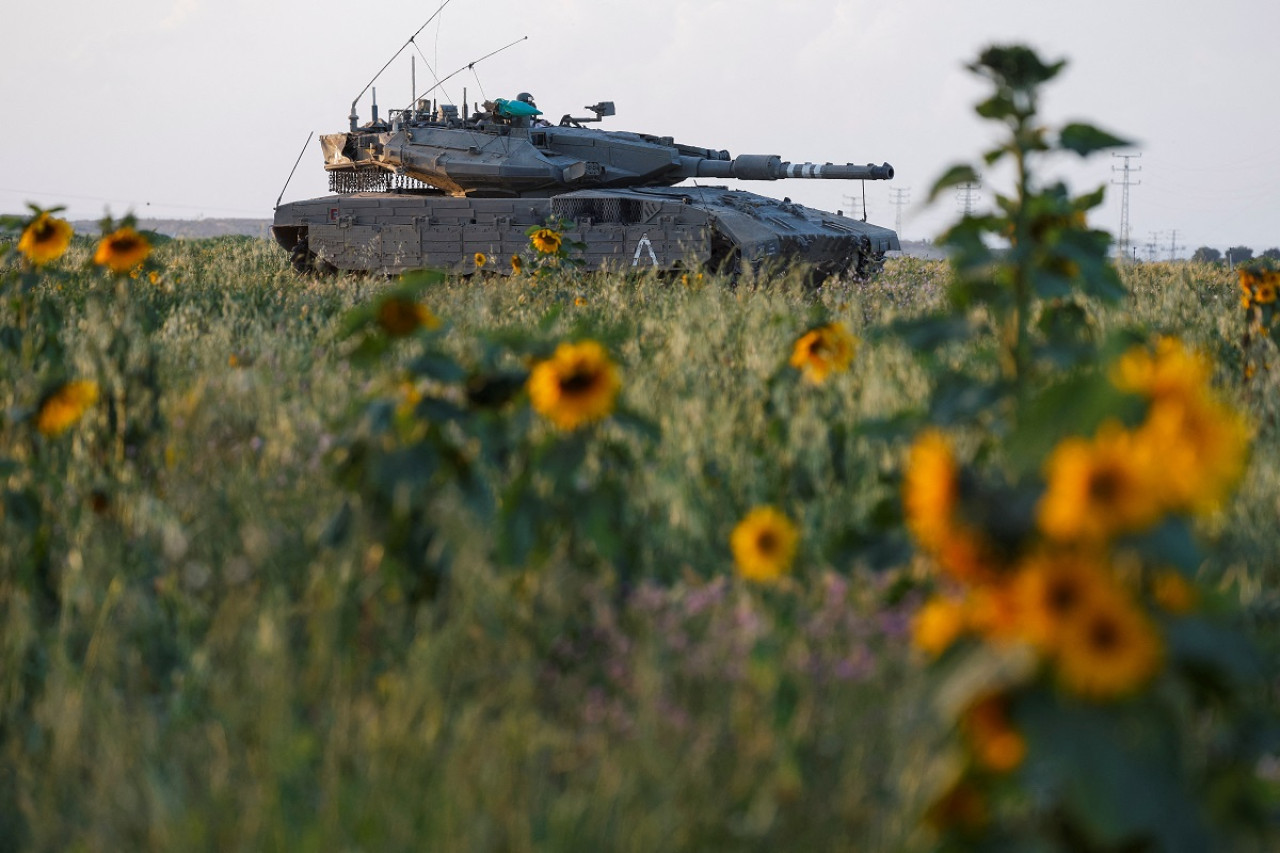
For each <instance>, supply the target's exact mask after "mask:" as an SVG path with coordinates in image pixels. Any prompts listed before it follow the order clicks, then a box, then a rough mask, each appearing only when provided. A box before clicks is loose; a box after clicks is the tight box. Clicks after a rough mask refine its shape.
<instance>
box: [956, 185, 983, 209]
mask: <svg viewBox="0 0 1280 853" xmlns="http://www.w3.org/2000/svg"><path fill="white" fill-rule="evenodd" d="M981 186H982V184H981V183H980V182H976V181H974V182H966V183H963V184H961V185H960V186H959V188H958V189H957V190H956V201H958V202H960V211H961V212H962V213H963V214H964V215H965V216H969V215H971V214H972V213H973V209H974V207H975V206H976V203H977V201H978V199H979V198H981V197H982V194H981V193H979V192H978V188H979V187H981Z"/></svg>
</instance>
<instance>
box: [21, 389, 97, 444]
mask: <svg viewBox="0 0 1280 853" xmlns="http://www.w3.org/2000/svg"><path fill="white" fill-rule="evenodd" d="M97 402H98V384H97V383H96V382H89V381H87V380H80V381H76V382H68V383H67V384H65V385H63V386H62V387H60V388H58V389H57V390H55V391H54V392H53V393H52V394H49V395H48V396H47V397H45V398H44V400H43V401H42V402H41V403H40V408H39V410H38V411H37V412H36V429H37V430H39V431H40V433H41V435H45V436H48V437H50V438H54V437H56V436H59V435H61V434H62V433H64V432H66V431H67V430H68V429H70V428H71V427H72V426H74V425H75V423H76V422H77V421H79V420H80V418H82V417H84V413H85V412H87V411H89V409H90V408H92V407H93V406H94V405H95V404H96V403H97Z"/></svg>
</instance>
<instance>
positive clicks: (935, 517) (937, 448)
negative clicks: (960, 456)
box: [902, 429, 992, 583]
mask: <svg viewBox="0 0 1280 853" xmlns="http://www.w3.org/2000/svg"><path fill="white" fill-rule="evenodd" d="M959 483H960V478H959V472H958V471H957V469H956V461H955V456H954V454H953V452H952V449H951V442H950V440H949V439H948V438H947V437H946V436H945V435H943V434H942V433H941V432H938V431H937V430H933V429H931V430H926V431H925V432H923V433H921V435H920V437H919V438H917V439H916V441H915V443H914V444H912V445H911V449H910V450H909V451H908V454H907V467H906V472H905V474H904V476H903V485H902V503H903V509H904V512H905V513H906V520H907V528H908V529H909V530H910V531H911V532H912V534H913V535H914V536H915V537H916V540H917V541H918V542H919V543H920V545H921V547H922V548H924V549H925V550H926V551H928V552H929V553H931V554H932V555H933V556H934V557H935V558H936V559H937V561H938V564H939V565H940V566H941V567H942V569H943V570H944V571H945V572H946V573H947V574H948V575H950V576H951V577H953V578H955V579H956V580H958V581H960V582H962V583H973V582H976V581H980V580H984V579H986V577H987V575H988V574H989V572H988V569H989V567H990V565H991V562H992V561H991V554H990V548H989V547H988V546H987V543H986V540H985V538H984V537H983V535H982V534H981V532H979V531H978V530H975V529H973V528H971V527H968V526H966V525H964V524H962V523H960V522H958V521H956V519H955V515H956V509H957V504H958V500H959V489H960V485H959Z"/></svg>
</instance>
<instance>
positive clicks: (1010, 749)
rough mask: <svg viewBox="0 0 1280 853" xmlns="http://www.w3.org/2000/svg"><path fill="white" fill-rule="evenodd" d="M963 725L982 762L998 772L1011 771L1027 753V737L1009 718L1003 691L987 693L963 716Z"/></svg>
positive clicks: (976, 755)
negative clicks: (1002, 694)
mask: <svg viewBox="0 0 1280 853" xmlns="http://www.w3.org/2000/svg"><path fill="white" fill-rule="evenodd" d="M960 727H961V729H962V730H963V731H964V733H965V735H966V737H967V740H968V742H969V748H970V749H971V750H972V751H973V756H974V758H975V759H976V760H977V762H978V764H979V765H981V766H982V767H985V768H986V769H987V770H991V771H993V772H995V773H1008V772H1009V771H1010V770H1013V769H1014V768H1016V767H1017V766H1018V765H1019V764H1021V763H1022V760H1023V759H1024V758H1026V755H1027V741H1026V739H1025V738H1024V737H1023V736H1022V735H1021V734H1020V733H1019V732H1018V731H1017V730H1016V729H1015V728H1014V727H1013V725H1012V723H1010V721H1009V709H1008V700H1007V698H1006V697H1004V696H1001V695H999V694H991V695H987V696H983V697H981V698H980V699H978V700H977V701H976V702H974V703H973V704H972V705H970V706H969V708H967V709H966V710H965V712H964V714H963V715H962V716H961V720H960Z"/></svg>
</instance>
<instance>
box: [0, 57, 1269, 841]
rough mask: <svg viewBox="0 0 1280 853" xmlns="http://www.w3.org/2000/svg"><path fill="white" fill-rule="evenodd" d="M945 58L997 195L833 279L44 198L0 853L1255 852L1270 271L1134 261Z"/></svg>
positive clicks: (1262, 695)
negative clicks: (345, 243)
mask: <svg viewBox="0 0 1280 853" xmlns="http://www.w3.org/2000/svg"><path fill="white" fill-rule="evenodd" d="M975 70H977V71H978V72H979V73H981V74H983V75H984V76H986V77H987V78H989V79H990V80H991V81H992V85H993V90H994V92H995V94H994V95H993V96H992V100H991V101H989V102H987V103H986V104H985V105H984V107H985V109H986V111H985V112H984V115H987V116H988V117H992V118H994V119H995V120H997V121H999V122H1002V123H1003V124H1004V126H1005V127H1006V128H1007V129H1008V139H1007V141H1006V143H1004V146H1003V147H1002V148H1001V149H1000V150H1001V151H1003V154H1000V155H999V156H996V155H989V156H988V161H989V162H990V161H992V160H993V159H999V158H1000V157H1007V158H1009V159H1010V160H1011V161H1016V163H1017V164H1018V167H1019V176H1020V183H1019V186H1018V187H1017V188H1016V189H1015V190H1014V191H1013V192H1011V193H1010V194H1009V195H1008V197H1002V198H1001V210H1000V211H999V212H998V213H996V214H992V215H990V216H987V217H982V218H974V219H968V220H965V221H963V222H961V223H958V225H957V227H956V228H955V229H953V231H952V232H951V233H950V235H949V238H948V239H949V245H950V246H951V247H952V249H953V251H954V252H955V261H954V263H952V264H948V263H944V262H940V261H920V260H913V259H909V258H897V259H891V260H890V261H889V262H888V263H887V264H886V266H885V269H884V271H883V272H882V273H881V274H880V275H879V276H877V277H876V278H874V279H873V280H871V281H866V282H857V281H831V282H828V283H827V284H825V285H824V286H823V287H821V288H820V289H818V290H816V291H815V290H813V289H812V288H810V287H809V286H808V285H807V283H806V281H805V277H804V276H803V275H802V274H801V273H800V272H796V273H794V274H780V275H763V274H762V275H752V274H747V275H744V276H742V277H740V278H738V279H737V280H736V281H733V282H731V281H729V280H727V279H725V278H723V277H720V276H717V275H714V274H712V273H710V272H703V273H698V272H691V273H690V274H688V275H687V276H684V277H682V278H678V279H670V278H657V277H654V276H647V275H606V274H592V273H585V272H581V271H578V270H574V269H571V268H569V269H565V268H563V265H561V264H559V263H557V261H558V260H559V259H562V258H569V257H571V253H572V246H571V243H570V241H569V240H568V239H567V238H565V239H563V240H562V238H561V236H560V233H559V232H558V231H556V230H555V229H549V230H540V231H538V232H537V233H536V234H533V235H531V238H534V239H535V242H533V243H532V244H531V248H530V254H529V258H528V261H527V262H526V263H525V264H523V265H522V266H523V267H524V271H523V272H522V273H521V275H519V276H516V277H502V276H493V277H487V276H485V275H483V274H481V275H476V276H472V277H470V278H466V279H461V278H446V277H444V276H443V275H438V274H434V273H422V274H418V275H411V276H407V277H405V278H402V279H400V280H396V281H383V280H379V279H376V278H358V277H348V276H339V277H332V278H305V279H300V278H298V277H296V276H295V275H294V274H293V272H292V271H291V270H289V269H288V266H287V263H286V259H285V258H284V257H283V255H282V253H281V252H280V251H279V250H278V248H277V247H275V246H274V245H273V244H270V243H268V242H266V241H261V240H255V239H250V238H221V239H216V240H201V241H167V242H165V241H160V240H158V239H156V238H155V237H154V236H151V237H148V236H147V235H144V234H138V233H137V232H135V231H133V230H132V228H131V227H130V226H129V224H128V223H127V222H126V223H108V224H107V227H106V229H105V232H104V236H103V237H102V238H101V239H90V238H88V237H83V236H74V237H73V236H72V235H71V233H70V229H69V227H67V228H65V229H64V228H63V226H62V225H59V224H58V223H59V222H60V220H58V219H57V218H56V211H54V212H52V213H42V212H39V211H36V212H33V215H32V217H31V219H30V220H29V221H27V222H25V223H23V226H22V227H23V229H24V230H23V231H22V234H23V237H22V240H21V241H16V242H13V243H11V244H9V245H8V246H6V252H5V254H4V256H3V257H0V262H2V263H3V264H4V268H3V271H2V272H0V275H2V276H3V278H0V286H3V288H4V295H5V301H4V304H3V305H2V306H0V319H2V322H0V325H2V326H3V329H0V334H3V340H2V341H0V343H3V347H2V348H0V378H2V381H0V405H2V406H3V411H4V417H3V420H2V421H0V496H2V498H3V502H2V503H0V533H2V535H0V849H3V850H7V849H14V850H18V849H36V850H66V849H85V850H98V849H103V850H119V849H165V850H177V849H181V850H192V849H218V850H228V849H246V850H274V849H279V850H342V849H352V850H402V849H403V850H423V849H425V850H534V849H537V850H584V849H591V850H602V849H608V850H636V851H649V850H677V849H680V850H684V849H692V850H701V849H730V850H756V849H760V850H763V849H796V850H828V849H833V850H834V849H841V850H847V849H854V850H886V851H887V850H895V851H896V850H910V849H935V848H940V849H976V850H982V849H1019V850H1121V849H1124V850H1138V849H1159V850H1165V849H1168V850H1202V849H1239V850H1249V849H1259V850H1263V849H1274V848H1273V847H1272V845H1273V844H1274V842H1275V840H1276V835H1275V829H1276V821H1275V809H1276V806H1277V795H1278V794H1280V789H1277V787H1276V785H1277V782H1280V741H1278V740H1277V738H1276V735H1277V728H1276V725H1275V703H1276V690H1275V685H1276V678H1277V675H1278V674H1280V672H1278V671H1277V665H1276V661H1277V660H1280V657H1278V656H1277V652H1280V621H1278V620H1280V592H1277V589H1278V588H1280V577H1277V574H1278V573H1280V537H1278V536H1277V535H1276V523H1277V517H1278V515H1280V442H1278V441H1277V429H1278V426H1280V424H1278V423H1277V410H1278V408H1280V377H1278V376H1277V372H1276V371H1275V370H1274V369H1272V367H1273V366H1274V365H1275V363H1276V359H1275V352H1274V349H1275V345H1274V342H1273V341H1272V339H1271V337H1270V330H1271V328H1272V327H1273V325H1274V324H1273V322H1272V314H1271V307H1270V306H1272V304H1273V303H1274V301H1275V292H1274V279H1272V278H1270V277H1269V276H1272V275H1273V274H1271V273H1268V272H1267V271H1265V270H1259V271H1255V272H1251V273H1249V274H1248V276H1247V277H1246V279H1245V281H1246V284H1247V289H1246V296H1245V302H1246V303H1247V304H1248V306H1247V307H1248V311H1246V310H1242V308H1241V295H1240V294H1241V289H1240V281H1241V279H1239V278H1238V277H1237V275H1236V273H1235V272H1233V271H1230V270H1227V269H1225V268H1224V267H1222V266H1218V265H1209V264H1191V263H1173V264H1143V265H1126V266H1123V267H1121V268H1120V269H1119V270H1116V269H1114V268H1112V267H1111V266H1110V265H1108V264H1107V263H1106V260H1105V257H1104V255H1105V251H1106V246H1107V239H1106V235H1105V234H1102V233H1101V232H1098V231H1093V230H1090V229H1089V228H1088V227H1087V225H1086V221H1085V220H1086V216H1085V214H1086V212H1087V210H1088V209H1090V207H1092V206H1094V205H1096V204H1097V202H1098V201H1099V200H1100V197H1098V196H1094V195H1093V194H1087V195H1084V196H1080V197H1072V196H1070V195H1069V194H1068V193H1067V192H1066V189H1065V188H1064V187H1060V186H1058V185H1048V186H1044V187H1041V186H1038V185H1037V184H1036V182H1035V171H1034V167H1033V165H1032V164H1033V163H1034V161H1035V157H1036V156H1038V155H1039V154H1040V153H1042V152H1044V151H1045V150H1046V149H1048V148H1055V149H1056V150H1058V151H1059V152H1062V151H1066V152H1074V153H1077V154H1087V153H1089V152H1091V151H1093V150H1098V149H1103V148H1106V147H1109V146H1111V145H1114V144H1116V143H1118V142H1119V140H1116V139H1115V138H1114V137H1110V136H1109V135H1107V134H1105V133H1103V132H1101V131H1097V130H1095V129H1093V128H1090V127H1088V126H1085V125H1071V126H1068V127H1066V128H1062V129H1060V130H1059V131H1057V132H1055V133H1054V134H1053V135H1052V136H1051V137H1050V136H1046V135H1045V131H1043V129H1037V128H1036V127H1035V122H1034V117H1035V109H1034V107H1035V97H1034V95H1035V92H1036V91H1037V89H1038V87H1039V86H1040V85H1041V84H1042V83H1044V82H1046V81H1047V80H1048V79H1050V78H1051V77H1052V76H1053V75H1054V73H1056V71H1057V67H1056V66H1050V65H1044V64H1043V63H1040V62H1039V60H1038V59H1037V58H1035V57H1034V55H1032V54H1030V53H1029V52H1027V51H1021V50H1019V49H1006V50H1003V51H1001V50H995V51H992V52H989V53H988V54H984V56H983V57H982V58H980V60H979V61H978V62H977V63H975ZM969 174H970V173H969V172H968V171H966V167H957V169H955V170H952V171H951V172H950V173H948V175H947V176H944V178H943V180H942V181H940V182H939V190H941V189H942V188H944V187H945V186H946V185H947V184H948V182H960V181H963V180H965V179H966V177H967V176H968V175H969ZM990 235H1001V236H1003V238H1004V239H1005V240H1006V241H1007V243H1008V245H1009V248H1008V249H1007V250H1005V251H1001V252H994V251H993V250H991V249H989V248H987V247H988V246H990V245H992V240H991V239H990ZM553 237H554V240H553V239H552V238H553ZM536 241H541V243H542V245H538V242H536ZM1268 282H1271V287H1272V290H1271V291H1270V292H1269V295H1270V301H1259V300H1266V297H1267V295H1268V292H1267V291H1266V290H1265V287H1266V286H1267V283H1268ZM1249 288H1251V289H1249ZM1250 332H1252V336H1251V337H1246V335H1248V334H1250ZM1171 407H1172V408H1171ZM1171 412H1172V413H1173V414H1170V413H1171ZM1195 442H1200V443H1199V444H1196V443H1195ZM1117 448H1118V449H1117ZM1073 483H1074V484H1075V486H1074V487H1073V485H1072V484H1073ZM1073 488H1076V490H1075V491H1072V489H1073ZM1055 584H1056V585H1055ZM1046 590H1048V591H1049V592H1046ZM1064 591H1065V593H1064V594H1063V595H1058V594H1057V593H1061V592H1064ZM1068 593H1069V595H1067V594H1068ZM1055 608H1056V609H1055ZM1079 632H1083V633H1079Z"/></svg>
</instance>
